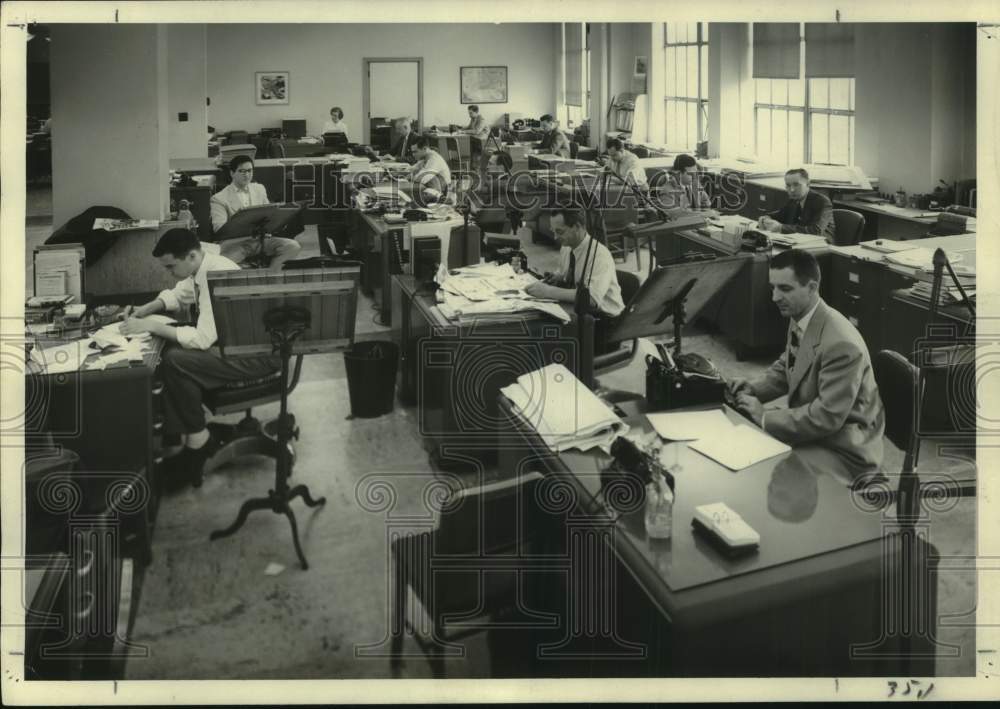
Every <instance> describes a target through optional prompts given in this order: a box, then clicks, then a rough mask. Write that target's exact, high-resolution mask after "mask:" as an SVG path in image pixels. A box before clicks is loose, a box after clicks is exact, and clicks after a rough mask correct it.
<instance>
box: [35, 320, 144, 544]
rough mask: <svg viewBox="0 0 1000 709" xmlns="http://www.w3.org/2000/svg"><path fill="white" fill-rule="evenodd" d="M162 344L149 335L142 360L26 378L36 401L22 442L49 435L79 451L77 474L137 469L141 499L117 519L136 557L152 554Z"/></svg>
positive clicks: (41, 438) (41, 441) (44, 437)
mask: <svg viewBox="0 0 1000 709" xmlns="http://www.w3.org/2000/svg"><path fill="white" fill-rule="evenodd" d="M77 337H79V335H77ZM162 349H163V341H162V340H160V339H159V338H154V349H153V350H152V351H150V352H147V353H146V354H145V357H144V361H143V362H142V364H139V363H124V362H122V363H118V364H113V365H109V366H108V367H107V368H106V369H104V370H86V369H84V370H83V371H76V372H70V373H66V374H39V373H31V372H29V373H28V374H27V376H25V380H24V387H25V391H24V394H25V399H24V400H25V401H26V402H33V410H34V411H35V412H36V413H37V417H36V418H35V419H33V420H30V421H28V422H27V423H26V429H27V433H26V445H31V443H32V442H34V441H38V444H39V445H41V444H42V443H43V441H45V440H46V439H47V436H48V435H51V436H52V440H53V442H54V443H55V444H56V445H57V446H65V447H66V448H68V449H69V450H72V451H73V452H74V453H76V454H77V455H78V456H80V465H79V466H78V474H79V475H86V474H87V473H100V474H107V473H119V474H137V475H139V476H140V478H141V479H142V480H143V481H144V487H145V493H146V496H148V497H147V501H146V503H145V504H144V505H140V506H139V509H137V510H135V511H134V512H132V513H130V514H128V515H124V516H123V518H122V530H123V532H124V539H123V540H122V541H123V544H124V547H125V549H126V551H127V553H128V555H129V556H133V557H135V558H136V559H137V560H138V561H139V563H146V562H147V561H148V560H149V559H150V558H151V556H152V550H151V547H150V542H151V538H152V530H153V521H154V519H155V517H156V507H157V500H158V492H157V487H156V479H155V464H154V458H155V456H156V455H157V452H158V450H159V447H160V440H159V438H160V434H159V430H160V427H161V426H162V414H161V411H162V406H163V405H162V401H161V395H162V392H163V385H162V384H161V383H160V382H158V381H156V378H155V371H156V368H157V366H158V365H159V362H160V354H161V352H162ZM93 357H96V354H95V355H92V356H91V357H90V358H88V359H93ZM142 497H143V495H140V499H142Z"/></svg>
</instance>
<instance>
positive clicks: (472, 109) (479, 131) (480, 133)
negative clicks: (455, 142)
mask: <svg viewBox="0 0 1000 709" xmlns="http://www.w3.org/2000/svg"><path fill="white" fill-rule="evenodd" d="M462 132H463V133H467V134H468V135H470V136H472V137H473V138H476V139H478V140H480V141H482V140H486V136H488V135H489V134H490V128H489V126H487V125H486V119H485V118H483V117H482V116H481V115H480V114H479V106H476V105H475V104H473V105H471V106H469V125H467V126H466V127H465V128H463V129H462Z"/></svg>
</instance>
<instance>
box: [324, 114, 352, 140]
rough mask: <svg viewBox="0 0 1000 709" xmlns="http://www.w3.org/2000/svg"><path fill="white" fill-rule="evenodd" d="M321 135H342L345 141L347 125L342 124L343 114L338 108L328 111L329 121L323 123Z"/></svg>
mask: <svg viewBox="0 0 1000 709" xmlns="http://www.w3.org/2000/svg"><path fill="white" fill-rule="evenodd" d="M323 133H324V134H326V133H342V134H343V135H344V139H345V140H346V139H347V124H346V123H344V112H343V111H342V110H341V109H340V106H334V107H333V108H331V109H330V120H328V121H326V122H325V123H323Z"/></svg>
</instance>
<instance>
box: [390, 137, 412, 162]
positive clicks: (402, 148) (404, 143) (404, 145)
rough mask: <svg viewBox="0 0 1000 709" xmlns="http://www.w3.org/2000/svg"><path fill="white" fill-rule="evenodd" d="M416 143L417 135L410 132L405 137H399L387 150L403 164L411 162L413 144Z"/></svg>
mask: <svg viewBox="0 0 1000 709" xmlns="http://www.w3.org/2000/svg"><path fill="white" fill-rule="evenodd" d="M416 141H417V135H416V133H414V132H413V131H410V132H409V133H407V134H406V135H401V136H399V138H397V139H396V142H395V143H393V145H392V147H391V148H390V149H389V154H390V155H392V156H393V157H396V158H399V159H400V160H403V161H405V162H412V161H413V155H412V153H413V144H414V143H415V142H416Z"/></svg>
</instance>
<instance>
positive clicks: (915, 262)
mask: <svg viewBox="0 0 1000 709" xmlns="http://www.w3.org/2000/svg"><path fill="white" fill-rule="evenodd" d="M962 258H963V257H962V254H960V253H958V252H956V251H951V252H949V253H948V261H949V262H950V263H951V264H952V266H954V265H955V264H956V263H958V262H960V261H961V260H962ZM885 260H886V261H888V262H889V263H894V264H896V265H897V266H906V267H908V268H916V269H922V270H924V271H933V270H934V252H933V251H931V250H930V249H925V248H919V247H918V248H915V249H907V250H906V251H896V252H894V253H890V254H886V257H885Z"/></svg>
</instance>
